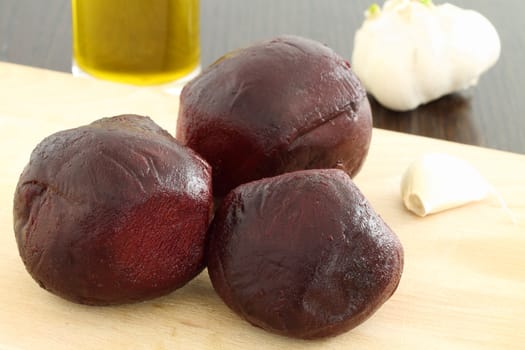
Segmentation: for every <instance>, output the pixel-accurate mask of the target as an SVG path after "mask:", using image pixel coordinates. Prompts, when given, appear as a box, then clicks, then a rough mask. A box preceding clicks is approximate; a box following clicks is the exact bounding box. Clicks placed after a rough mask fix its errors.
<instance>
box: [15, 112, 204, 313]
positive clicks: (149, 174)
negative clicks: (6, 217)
mask: <svg viewBox="0 0 525 350" xmlns="http://www.w3.org/2000/svg"><path fill="white" fill-rule="evenodd" d="M211 208H212V193H211V171H210V167H209V165H208V164H207V163H206V162H205V161H203V160H202V159H201V158H200V157H199V156H198V155H196V154H195V153H194V152H193V151H191V150H189V149H188V148H186V147H184V146H181V145H180V144H179V143H178V142H177V141H176V140H175V139H174V138H173V137H171V136H170V135H169V134H168V133H167V132H165V131H164V130H162V129H161V128H160V127H158V126H157V125H156V124H155V123H153V121H152V120H151V119H149V118H146V117H140V116H136V115H123V116H117V117H113V118H105V119H101V120H98V121H96V122H94V123H92V124H89V125H86V126H82V127H79V128H76V129H71V130H66V131H61V132H58V133H56V134H53V135H51V136H49V137H47V138H46V139H44V140H43V141H42V142H41V143H40V144H39V145H38V146H37V147H36V149H35V150H34V151H33V153H32V155H31V159H30V162H29V164H28V165H27V166H26V167H25V169H24V171H23V173H22V174H21V176H20V180H19V183H18V185H17V187H16V192H15V198H14V229H15V234H16V240H17V243H18V248H19V252H20V256H21V257H22V260H23V262H24V264H25V266H26V268H27V270H28V271H29V273H30V274H31V275H32V276H33V278H34V279H35V280H36V281H37V282H38V283H39V284H40V285H41V286H42V287H43V288H45V289H47V290H49V291H50V292H52V293H55V294H57V295H59V296H61V297H63V298H66V299H69V300H71V301H75V302H79V303H85V304H96V305H105V304H119V303H126V302H133V301H139V300H144V299H148V298H152V297H156V296H160V295H163V294H166V293H168V292H170V291H173V290H174V289H176V288H178V287H180V286H182V285H183V284H185V283H186V282H187V281H188V280H190V279H191V278H193V277H194V276H195V275H197V274H198V273H199V272H200V271H201V270H202V269H203V266H204V245H205V233H206V230H207V227H208V223H209V220H210V211H211Z"/></svg>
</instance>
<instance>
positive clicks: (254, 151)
mask: <svg viewBox="0 0 525 350" xmlns="http://www.w3.org/2000/svg"><path fill="white" fill-rule="evenodd" d="M371 135H372V116H371V111H370V105H369V103H368V99H367V96H366V91H365V89H364V88H363V86H362V85H361V83H360V81H359V79H358V78H357V77H356V76H355V74H354V73H353V72H352V70H351V69H350V64H349V63H348V62H347V61H345V60H343V59H342V58H341V57H340V56H338V55H337V54H336V53H335V52H334V51H333V50H331V49H329V48H328V47H326V46H324V45H322V44H320V43H318V42H315V41H313V40H309V39H305V38H300V37H295V36H283V37H279V38H276V39H273V40H269V41H264V42H261V43H258V44H255V45H253V46H250V47H247V48H244V49H240V50H237V51H234V52H232V53H229V54H227V55H225V56H224V57H223V58H221V59H220V60H218V61H217V62H215V63H214V64H212V65H211V66H210V67H208V68H207V69H205V70H204V71H203V72H202V74H201V75H200V76H198V77H197V78H195V79H194V80H193V81H191V82H189V83H188V84H187V85H186V86H185V87H184V89H183V91H182V94H181V98H180V109H179V117H178V123H177V139H179V140H181V141H182V142H183V143H184V144H186V145H187V146H189V147H190V148H192V149H193V150H195V151H196V152H197V153H199V154H200V155H201V156H203V158H204V159H206V160H207V161H208V163H209V164H210V165H211V166H212V168H213V188H214V194H215V195H216V196H219V197H220V196H224V195H226V194H227V193H228V192H229V191H230V190H231V189H233V188H235V187H236V186H238V185H240V184H243V183H246V182H249V181H253V180H257V179H261V178H264V177H270V176H275V175H279V174H282V173H285V172H290V171H295V170H302V169H322V168H339V169H342V170H344V171H346V172H347V173H348V174H350V176H354V175H355V174H357V172H358V171H359V169H360V168H361V165H362V164H363V162H364V160H365V157H366V155H367V153H368V147H369V145H370V139H371Z"/></svg>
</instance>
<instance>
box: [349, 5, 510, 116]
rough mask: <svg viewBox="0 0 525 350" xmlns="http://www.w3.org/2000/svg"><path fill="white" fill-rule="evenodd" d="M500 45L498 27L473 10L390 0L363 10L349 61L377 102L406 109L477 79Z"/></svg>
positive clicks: (394, 107) (497, 52)
mask: <svg viewBox="0 0 525 350" xmlns="http://www.w3.org/2000/svg"><path fill="white" fill-rule="evenodd" d="M500 51H501V44H500V39H499V36H498V33H497V31H496V29H495V28H494V26H493V25H492V24H491V23H490V21H489V20H488V19H487V18H485V17H484V16H483V15H481V14H480V13H478V12H476V11H473V10H464V9H461V8H459V7H457V6H454V5H451V4H442V5H434V4H433V3H432V2H431V1H422V0H389V1H386V2H385V4H384V6H383V8H382V9H381V8H379V7H378V6H377V5H376V6H371V7H370V9H369V11H367V12H366V19H365V21H364V23H363V25H362V26H361V28H360V29H359V30H358V31H357V32H356V34H355V40H354V50H353V55H352V66H353V70H354V72H355V73H356V74H357V76H358V77H359V78H360V79H361V81H362V82H363V84H364V86H365V88H366V89H367V91H368V92H369V93H370V94H372V95H373V96H374V97H375V98H376V99H377V100H378V101H379V103H381V104H382V105H384V106H385V107H387V108H390V109H393V110H399V111H406V110H411V109H414V108H416V107H417V106H419V105H421V104H424V103H427V102H430V101H432V100H435V99H437V98H439V97H441V96H444V95H446V94H449V93H452V92H455V91H459V90H463V89H466V88H468V87H471V86H473V85H476V84H477V82H478V79H479V77H480V76H481V74H483V73H484V72H485V71H487V70H488V69H489V68H490V67H491V66H493V65H494V64H495V63H496V61H497V60H498V58H499V56H500Z"/></svg>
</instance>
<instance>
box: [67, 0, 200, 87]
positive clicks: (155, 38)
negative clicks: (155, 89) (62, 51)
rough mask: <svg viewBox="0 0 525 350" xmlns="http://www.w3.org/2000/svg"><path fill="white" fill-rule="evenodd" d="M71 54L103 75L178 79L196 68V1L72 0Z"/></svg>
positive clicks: (143, 80) (145, 81) (144, 81)
mask: <svg viewBox="0 0 525 350" xmlns="http://www.w3.org/2000/svg"><path fill="white" fill-rule="evenodd" d="M72 10H73V17H72V18H73V21H72V25H73V59H74V61H75V64H76V65H77V66H78V68H80V69H81V70H82V71H84V72H86V73H87V74H89V75H92V76H94V77H98V78H101V79H107V80H113V81H118V82H122V83H129V84H136V85H153V84H162V83H167V82H171V81H176V80H178V79H180V78H184V77H185V76H187V75H188V74H190V73H192V72H193V71H194V70H196V69H198V67H199V61H200V41H199V0H72Z"/></svg>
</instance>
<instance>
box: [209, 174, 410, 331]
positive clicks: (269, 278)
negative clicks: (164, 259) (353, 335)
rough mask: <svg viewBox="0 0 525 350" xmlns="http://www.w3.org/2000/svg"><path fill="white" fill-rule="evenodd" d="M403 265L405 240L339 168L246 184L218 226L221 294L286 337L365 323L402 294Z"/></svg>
mask: <svg viewBox="0 0 525 350" xmlns="http://www.w3.org/2000/svg"><path fill="white" fill-rule="evenodd" d="M402 268H403V249H402V246H401V243H400V242H399V240H398V238H397V236H396V235H395V234H394V233H393V232H392V231H391V230H390V228H389V227H388V226H387V225H386V224H385V222H384V221H383V220H382V219H381V218H380V217H379V216H378V215H377V214H376V213H375V212H374V210H373V209H372V208H371V207H370V204H369V203H368V201H367V200H366V199H365V198H364V197H363V195H362V194H361V192H360V191H359V189H358V188H357V187H356V186H355V185H354V183H353V182H352V180H351V179H350V178H349V177H348V175H347V174H345V173H344V172H343V171H340V170H336V169H330V170H305V171H298V172H293V173H288V174H284V175H280V176H277V177H274V178H267V179H263V180H259V181H254V182H250V183H247V184H244V185H241V186H239V187H237V188H236V189H235V190H233V191H232V192H230V193H229V194H228V195H227V196H226V197H225V199H224V201H223V204H222V206H221V207H220V208H219V210H218V211H217V213H216V216H215V218H214V220H213V223H212V226H211V229H210V244H209V249H208V272H209V275H210V278H211V281H212V283H213V286H214V288H215V290H216V291H217V293H218V294H219V295H220V297H221V298H222V299H223V300H224V302H225V303H226V304H227V305H228V306H229V307H230V308H231V309H233V310H234V311H235V312H236V313H237V314H239V315H240V316H241V317H243V318H245V319H246V320H248V321H249V322H250V323H252V324H253V325H256V326H259V327H262V328H264V329H266V330H269V331H272V332H276V333H280V334H283V335H286V336H291V337H298V338H319V337H325V336H332V335H337V334H339V333H342V332H345V331H347V330H349V329H351V328H353V327H355V326H357V325H358V324H360V323H361V322H363V321H364V320H365V319H367V318H368V317H369V316H371V315H372V314H373V313H374V312H375V311H376V310H377V309H378V308H379V307H380V306H381V305H382V304H383V303H384V302H385V301H386V300H387V299H388V298H389V297H390V296H391V295H392V294H393V293H394V291H395V289H396V288H397V285H398V283H399V280H400V277H401V272H402Z"/></svg>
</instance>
